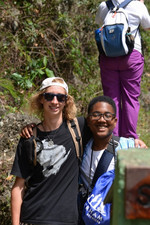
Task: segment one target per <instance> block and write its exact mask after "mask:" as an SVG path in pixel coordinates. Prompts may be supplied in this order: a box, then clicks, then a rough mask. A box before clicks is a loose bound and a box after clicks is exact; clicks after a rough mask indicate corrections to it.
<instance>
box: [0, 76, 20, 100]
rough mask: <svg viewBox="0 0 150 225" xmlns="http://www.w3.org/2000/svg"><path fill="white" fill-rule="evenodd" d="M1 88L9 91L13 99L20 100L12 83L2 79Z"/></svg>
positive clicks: (0, 81)
mask: <svg viewBox="0 0 150 225" xmlns="http://www.w3.org/2000/svg"><path fill="white" fill-rule="evenodd" d="M0 87H3V88H4V89H7V90H8V91H9V93H10V94H11V95H12V97H13V98H15V99H18V93H17V91H16V90H15V88H14V85H13V83H12V81H10V80H8V79H2V78H0Z"/></svg>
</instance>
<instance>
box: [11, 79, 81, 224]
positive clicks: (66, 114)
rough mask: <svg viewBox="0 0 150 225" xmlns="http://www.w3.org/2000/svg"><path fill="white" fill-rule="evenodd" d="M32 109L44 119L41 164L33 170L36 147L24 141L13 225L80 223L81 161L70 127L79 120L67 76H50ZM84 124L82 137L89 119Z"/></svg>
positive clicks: (15, 170) (16, 164)
mask: <svg viewBox="0 0 150 225" xmlns="http://www.w3.org/2000/svg"><path fill="white" fill-rule="evenodd" d="M30 106H31V107H30V108H31V112H32V113H34V114H36V115H38V116H39V117H40V118H41V122H40V123H39V124H38V125H37V138H38V140H37V139H36V140H37V141H36V145H37V160H36V162H37V163H36V165H34V166H33V164H32V163H31V162H30V160H29V159H28V153H29V151H30V149H28V146H26V143H27V142H26V139H24V138H22V137H21V139H20V141H19V144H18V147H17V152H16V155H15V160H14V164H13V167H12V171H11V174H13V175H15V176H16V180H15V183H14V185H13V187H12V191H11V212H12V224H13V225H19V224H30V225H31V224H40V225H46V224H49V225H58V224H59V225H66V224H67V225H76V224H77V221H78V210H77V193H78V172H79V162H78V159H77V156H76V150H75V146H74V142H73V140H72V136H71V134H70V132H69V130H68V126H67V120H71V119H73V118H74V117H75V116H76V106H75V104H74V100H73V97H72V96H70V95H69V94H68V86H67V84H66V83H65V81H64V80H63V79H62V78H60V77H52V78H47V79H45V80H44V81H43V82H42V85H41V88H40V90H39V91H38V92H37V94H35V95H34V96H33V97H32V98H31V101H30ZM78 121H79V126H80V130H81V133H82V131H83V129H84V126H85V119H84V118H78ZM27 140H28V139H27ZM41 146H42V148H41Z"/></svg>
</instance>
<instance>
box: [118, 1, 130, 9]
mask: <svg viewBox="0 0 150 225" xmlns="http://www.w3.org/2000/svg"><path fill="white" fill-rule="evenodd" d="M131 1H133V0H125V1H124V2H122V3H121V4H120V5H119V6H118V8H125V7H126V6H127V5H128V4H129V3H130V2H131Z"/></svg>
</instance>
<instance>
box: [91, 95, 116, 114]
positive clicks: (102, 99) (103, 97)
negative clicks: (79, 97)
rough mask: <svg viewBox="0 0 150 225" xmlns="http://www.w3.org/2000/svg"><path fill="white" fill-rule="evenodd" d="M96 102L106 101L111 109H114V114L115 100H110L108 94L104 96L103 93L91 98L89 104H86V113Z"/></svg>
mask: <svg viewBox="0 0 150 225" xmlns="http://www.w3.org/2000/svg"><path fill="white" fill-rule="evenodd" d="M97 102H106V103H108V104H109V105H111V106H112V108H113V110H114V114H115V116H116V104H115V102H114V101H113V100H112V98H110V97H108V96H105V95H102V96H97V97H95V98H93V99H92V100H91V101H90V103H89V105H88V114H89V113H90V112H91V110H92V108H93V106H94V105H95V104H96V103H97Z"/></svg>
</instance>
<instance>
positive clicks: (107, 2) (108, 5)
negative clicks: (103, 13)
mask: <svg viewBox="0 0 150 225" xmlns="http://www.w3.org/2000/svg"><path fill="white" fill-rule="evenodd" d="M106 5H107V8H108V9H113V8H114V7H115V6H114V4H113V3H112V1H111V0H108V1H106Z"/></svg>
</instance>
